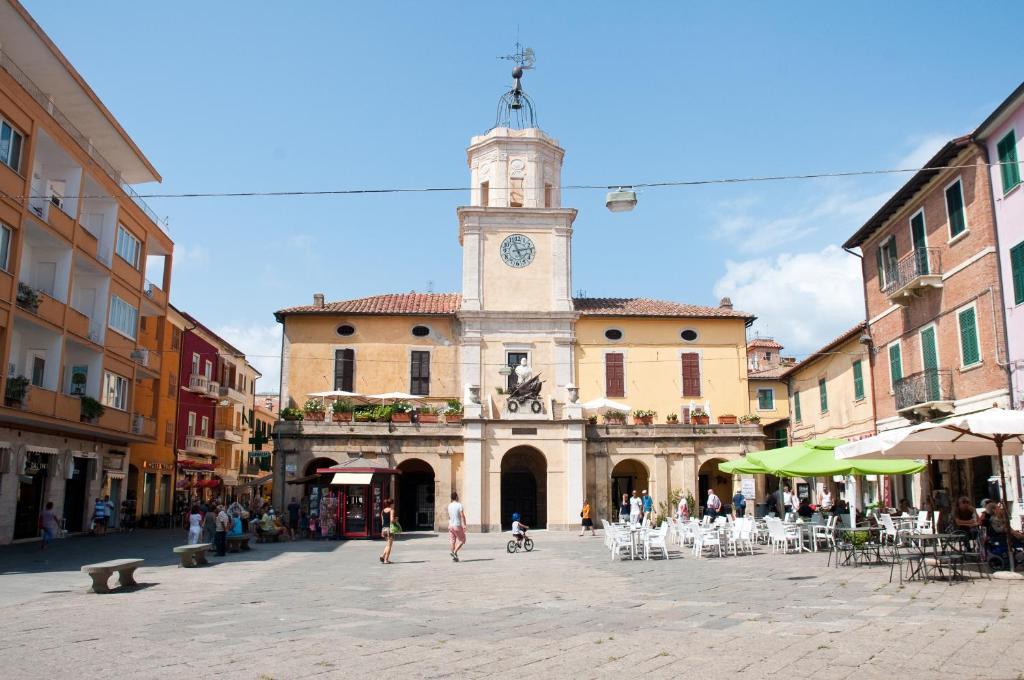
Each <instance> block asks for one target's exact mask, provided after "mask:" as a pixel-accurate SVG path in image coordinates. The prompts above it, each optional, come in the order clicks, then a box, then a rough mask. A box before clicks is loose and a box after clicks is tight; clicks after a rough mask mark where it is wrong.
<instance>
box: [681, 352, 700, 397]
mask: <svg viewBox="0 0 1024 680" xmlns="http://www.w3.org/2000/svg"><path fill="white" fill-rule="evenodd" d="M682 359H683V361H682V363H683V396H686V397H699V396H701V394H700V355H699V354H698V353H697V352H684V353H683V355H682Z"/></svg>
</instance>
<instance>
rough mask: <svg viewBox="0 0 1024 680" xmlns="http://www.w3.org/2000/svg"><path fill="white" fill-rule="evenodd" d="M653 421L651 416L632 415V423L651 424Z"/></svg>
mask: <svg viewBox="0 0 1024 680" xmlns="http://www.w3.org/2000/svg"><path fill="white" fill-rule="evenodd" d="M653 423H654V418H652V417H651V416H640V417H638V416H633V424H634V425H651V424H653Z"/></svg>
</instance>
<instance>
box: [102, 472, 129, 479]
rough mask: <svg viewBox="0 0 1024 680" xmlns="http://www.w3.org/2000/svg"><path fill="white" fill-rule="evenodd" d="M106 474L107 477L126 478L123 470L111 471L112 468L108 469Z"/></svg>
mask: <svg viewBox="0 0 1024 680" xmlns="http://www.w3.org/2000/svg"><path fill="white" fill-rule="evenodd" d="M104 474H105V475H106V476H107V477H110V478H111V479H124V478H125V474H124V473H123V472H111V471H110V470H107V471H106V472H104Z"/></svg>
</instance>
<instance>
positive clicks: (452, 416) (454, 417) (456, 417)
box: [444, 413, 462, 425]
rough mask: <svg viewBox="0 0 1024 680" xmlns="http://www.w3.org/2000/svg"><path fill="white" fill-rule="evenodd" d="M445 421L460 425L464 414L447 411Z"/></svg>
mask: <svg viewBox="0 0 1024 680" xmlns="http://www.w3.org/2000/svg"><path fill="white" fill-rule="evenodd" d="M444 422H446V423H448V424H450V425H458V424H459V423H461V422H462V414H461V413H457V414H456V413H446V414H445V416H444Z"/></svg>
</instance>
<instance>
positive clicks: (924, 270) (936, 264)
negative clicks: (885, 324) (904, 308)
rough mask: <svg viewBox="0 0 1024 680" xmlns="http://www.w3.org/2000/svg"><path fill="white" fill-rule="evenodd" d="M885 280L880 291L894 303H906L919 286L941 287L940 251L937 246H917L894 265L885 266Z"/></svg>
mask: <svg viewBox="0 0 1024 680" xmlns="http://www.w3.org/2000/svg"><path fill="white" fill-rule="evenodd" d="M885 280H886V284H885V286H884V287H883V288H882V292H883V293H884V294H885V296H886V297H887V298H889V299H890V300H892V301H893V302H896V303H903V304H906V301H907V298H909V297H912V295H913V292H914V291H915V290H917V289H919V288H925V287H928V286H931V287H934V288H941V287H942V252H941V251H940V249H938V248H917V249H915V250H914V252H912V253H911V254H910V255H907V256H906V257H904V258H903V259H902V260H900V261H899V262H897V263H896V264H895V266H890V267H886V268H885Z"/></svg>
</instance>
